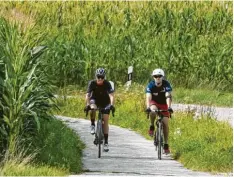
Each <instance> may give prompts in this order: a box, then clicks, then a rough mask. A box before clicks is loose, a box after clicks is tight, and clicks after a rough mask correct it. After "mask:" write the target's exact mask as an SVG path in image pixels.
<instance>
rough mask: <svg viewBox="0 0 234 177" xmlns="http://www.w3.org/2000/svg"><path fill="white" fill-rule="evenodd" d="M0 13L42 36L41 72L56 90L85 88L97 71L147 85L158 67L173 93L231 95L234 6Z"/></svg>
mask: <svg viewBox="0 0 234 177" xmlns="http://www.w3.org/2000/svg"><path fill="white" fill-rule="evenodd" d="M1 7H2V9H1V13H2V14H4V17H5V18H6V19H8V20H9V21H14V20H17V21H19V23H21V25H22V26H27V25H31V24H35V26H37V29H35V30H37V31H38V33H40V32H42V31H43V32H46V34H47V36H46V42H47V45H48V47H49V50H48V52H47V55H46V57H45V61H44V62H46V64H47V67H46V71H47V72H48V73H49V75H50V76H51V79H53V80H54V81H56V82H57V83H58V84H59V85H60V86H64V85H67V84H78V85H84V83H86V82H87V80H88V79H91V78H93V76H94V74H93V73H94V70H95V69H96V68H97V67H105V68H106V69H107V70H108V79H111V80H113V81H115V82H121V83H124V82H125V81H126V72H127V67H128V66H130V65H132V66H133V67H134V81H135V82H139V83H145V82H146V81H147V80H148V79H149V76H150V73H151V72H152V70H153V69H155V68H157V67H161V68H163V69H164V70H165V71H166V74H167V78H168V79H170V80H171V82H172V83H173V85H174V86H182V87H197V86H199V85H203V86H204V85H207V84H210V85H211V84H213V85H215V88H216V89H217V87H218V89H228V90H232V79H233V77H232V70H233V65H232V51H233V50H232V42H233V41H232V23H233V22H232V11H233V9H232V2H215V1H214V2H212V1H211V2H202V1H199V2H85V1H84V2H37V3H35V2H5V3H1ZM3 12H4V13H3ZM22 19H24V20H22ZM20 20H21V21H20Z"/></svg>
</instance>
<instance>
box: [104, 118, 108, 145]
mask: <svg viewBox="0 0 234 177" xmlns="http://www.w3.org/2000/svg"><path fill="white" fill-rule="evenodd" d="M103 120H104V125H103V133H104V139H105V141H104V143H105V144H108V134H109V114H103Z"/></svg>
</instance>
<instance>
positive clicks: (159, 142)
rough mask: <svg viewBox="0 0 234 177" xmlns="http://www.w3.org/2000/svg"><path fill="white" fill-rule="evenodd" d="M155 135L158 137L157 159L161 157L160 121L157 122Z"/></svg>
mask: <svg viewBox="0 0 234 177" xmlns="http://www.w3.org/2000/svg"><path fill="white" fill-rule="evenodd" d="M157 132H158V133H157V137H158V159H159V160H161V159H162V136H161V135H162V123H161V122H159V123H158V129H157Z"/></svg>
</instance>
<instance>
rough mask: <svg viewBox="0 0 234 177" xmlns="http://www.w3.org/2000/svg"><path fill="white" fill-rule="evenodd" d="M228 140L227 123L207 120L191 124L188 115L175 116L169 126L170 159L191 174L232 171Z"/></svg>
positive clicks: (229, 142)
mask: <svg viewBox="0 0 234 177" xmlns="http://www.w3.org/2000/svg"><path fill="white" fill-rule="evenodd" d="M232 139H233V135H232V128H231V127H230V125H229V124H228V123H223V122H217V121H215V120H214V119H211V118H209V117H202V118H201V119H198V120H194V119H193V117H192V115H191V114H183V113H180V114H179V113H178V114H176V118H174V119H173V120H172V121H171V124H170V144H171V147H172V148H173V154H174V157H175V158H176V159H178V160H179V161H180V162H182V163H183V164H184V165H185V167H188V168H191V169H193V170H202V171H212V172H230V171H232V167H233V161H232V157H233V143H232Z"/></svg>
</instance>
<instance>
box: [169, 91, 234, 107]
mask: <svg viewBox="0 0 234 177" xmlns="http://www.w3.org/2000/svg"><path fill="white" fill-rule="evenodd" d="M173 102H174V103H182V104H185V103H186V104H199V105H207V106H218V107H233V93H228V92H223V91H222V92H221V91H217V90H213V91H211V90H210V89H204V88H203V89H202V88H200V89H185V88H174V90H173Z"/></svg>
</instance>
